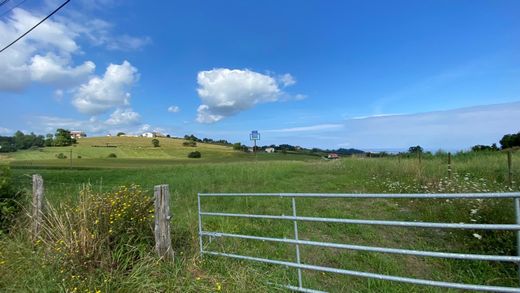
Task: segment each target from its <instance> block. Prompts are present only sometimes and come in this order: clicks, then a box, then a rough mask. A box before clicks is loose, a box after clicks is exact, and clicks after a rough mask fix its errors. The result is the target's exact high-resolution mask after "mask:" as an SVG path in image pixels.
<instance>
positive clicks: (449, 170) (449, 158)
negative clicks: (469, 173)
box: [448, 153, 451, 180]
mask: <svg viewBox="0 0 520 293" xmlns="http://www.w3.org/2000/svg"><path fill="white" fill-rule="evenodd" d="M448 178H449V179H450V180H451V153H448Z"/></svg>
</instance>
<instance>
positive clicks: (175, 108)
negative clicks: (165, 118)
mask: <svg viewBox="0 0 520 293" xmlns="http://www.w3.org/2000/svg"><path fill="white" fill-rule="evenodd" d="M180 111H181V108H179V106H170V107H168V112H170V113H178V112H180Z"/></svg>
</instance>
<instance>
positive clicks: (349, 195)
mask: <svg viewBox="0 0 520 293" xmlns="http://www.w3.org/2000/svg"><path fill="white" fill-rule="evenodd" d="M199 195H200V196H201V197H226V196H237V197H241V196H249V197H322V198H323V197H328V198H439V199H441V198H442V199H446V198H450V199H456V198H465V199H482V198H520V192H500V193H498V192H492V193H429V194H424V193H386V194H380V193H363V194H360V193H199Z"/></svg>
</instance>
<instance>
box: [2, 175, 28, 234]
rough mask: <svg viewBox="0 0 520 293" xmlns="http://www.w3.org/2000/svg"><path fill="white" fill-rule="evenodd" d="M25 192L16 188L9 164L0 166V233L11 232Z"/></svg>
mask: <svg viewBox="0 0 520 293" xmlns="http://www.w3.org/2000/svg"><path fill="white" fill-rule="evenodd" d="M22 196H23V193H22V192H21V191H19V190H16V188H15V187H14V183H13V180H12V177H11V172H10V170H9V168H8V167H7V166H0V235H1V234H3V233H7V232H9V227H10V226H11V224H12V222H13V220H14V219H15V217H16V215H17V214H18V213H19V212H20V210H21V205H20V203H19V201H20V200H21V199H22Z"/></svg>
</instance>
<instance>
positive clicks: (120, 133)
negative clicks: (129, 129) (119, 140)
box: [117, 132, 126, 136]
mask: <svg viewBox="0 0 520 293" xmlns="http://www.w3.org/2000/svg"><path fill="white" fill-rule="evenodd" d="M123 135H126V133H124V132H118V133H117V136H123Z"/></svg>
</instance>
